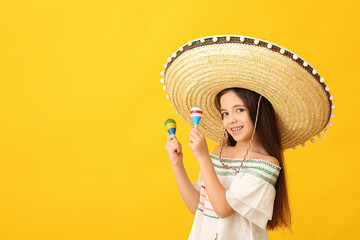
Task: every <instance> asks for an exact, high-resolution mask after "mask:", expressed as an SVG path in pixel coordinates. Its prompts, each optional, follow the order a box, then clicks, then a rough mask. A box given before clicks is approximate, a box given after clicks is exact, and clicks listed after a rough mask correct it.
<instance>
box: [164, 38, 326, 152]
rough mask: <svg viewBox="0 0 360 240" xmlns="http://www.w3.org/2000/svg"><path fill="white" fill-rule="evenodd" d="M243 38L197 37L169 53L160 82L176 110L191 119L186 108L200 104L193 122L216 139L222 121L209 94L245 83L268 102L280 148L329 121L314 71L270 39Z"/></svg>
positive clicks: (322, 90) (298, 141)
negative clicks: (191, 44)
mask: <svg viewBox="0 0 360 240" xmlns="http://www.w3.org/2000/svg"><path fill="white" fill-rule="evenodd" d="M249 39H250V38H247V40H248V42H247V43H246V44H244V43H241V42H240V41H238V42H234V41H233V42H231V41H223V42H221V41H220V40H218V42H217V43H208V44H201V43H200V44H199V45H198V46H196V47H195V46H194V47H193V48H189V49H187V50H183V52H182V53H181V54H180V53H178V54H177V56H176V58H173V59H172V61H171V62H170V63H169V64H168V66H167V68H166V71H165V84H166V90H167V93H168V96H169V99H170V100H171V102H172V104H173V107H174V108H175V110H176V111H177V113H178V114H179V115H180V116H181V117H182V118H183V119H184V120H185V121H186V122H187V123H188V124H189V125H192V120H191V117H190V109H191V108H192V107H193V106H200V107H201V108H202V110H203V115H202V120H201V121H200V124H199V127H200V128H201V130H202V132H203V134H204V135H205V136H206V137H208V138H210V139H211V140H213V141H215V142H218V143H221V142H222V137H223V125H222V120H221V115H220V113H219V111H218V110H217V109H216V107H215V97H216V95H217V94H218V93H219V92H220V91H221V90H223V89H226V88H233V87H237V88H246V89H250V90H252V91H255V92H257V93H259V94H261V95H263V96H264V97H266V98H267V99H268V100H269V101H270V103H271V104H272V106H273V107H274V109H275V112H276V114H277V116H278V126H279V129H280V134H281V141H282V144H283V148H284V149H286V148H290V147H294V146H296V145H298V144H302V143H304V142H305V141H307V140H309V139H311V138H312V137H313V136H315V135H317V134H319V133H320V132H321V131H322V130H323V129H324V128H325V127H326V125H327V124H328V122H329V119H330V115H331V104H332V103H331V100H330V99H329V97H330V93H329V91H325V87H326V85H325V83H322V82H320V75H319V74H318V73H317V72H316V71H315V74H313V72H314V69H313V68H312V67H311V66H309V65H307V67H304V64H303V63H304V62H305V61H304V60H302V59H300V58H297V59H294V57H293V55H294V54H293V53H292V52H289V51H285V52H284V54H282V53H280V52H279V51H280V50H279V49H280V47H278V46H276V45H273V47H272V49H269V48H268V47H265V46H262V45H261V44H259V43H261V42H259V43H258V44H255V43H254V39H253V41H252V44H251V41H250V42H249ZM250 40H251V39H250ZM262 43H264V44H268V42H265V41H263V42H262ZM274 46H276V47H278V48H279V49H277V50H278V51H276V50H274V49H276V48H275V47H274ZM260 116H261V113H260Z"/></svg>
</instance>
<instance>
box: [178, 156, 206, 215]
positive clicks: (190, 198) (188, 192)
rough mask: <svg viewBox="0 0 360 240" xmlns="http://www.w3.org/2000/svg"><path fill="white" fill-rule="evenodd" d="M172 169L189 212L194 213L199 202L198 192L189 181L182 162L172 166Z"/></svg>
mask: <svg viewBox="0 0 360 240" xmlns="http://www.w3.org/2000/svg"><path fill="white" fill-rule="evenodd" d="M173 170H174V173H175V177H176V182H177V185H178V188H179V191H180V194H181V197H182V199H183V200H184V202H185V204H186V206H187V207H188V209H189V210H190V212H191V213H193V214H195V212H196V209H197V206H198V204H199V199H200V194H199V192H198V191H197V190H196V188H195V187H194V185H193V184H192V183H191V181H190V179H189V177H188V175H187V173H186V171H185V168H184V165H183V163H182V162H181V163H179V164H177V165H175V166H173Z"/></svg>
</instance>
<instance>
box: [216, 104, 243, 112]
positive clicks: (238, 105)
mask: <svg viewBox="0 0 360 240" xmlns="http://www.w3.org/2000/svg"><path fill="white" fill-rule="evenodd" d="M236 107H245V105H240V104H236V105H234V106H233V107H232V108H236ZM225 110H226V109H220V112H222V111H225Z"/></svg>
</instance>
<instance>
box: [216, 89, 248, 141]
mask: <svg viewBox="0 0 360 240" xmlns="http://www.w3.org/2000/svg"><path fill="white" fill-rule="evenodd" d="M220 112H221V115H222V118H223V125H224V127H225V129H226V130H227V132H228V133H229V134H230V135H231V136H232V137H233V138H234V140H235V141H237V142H238V141H248V140H250V139H251V136H252V133H253V130H254V123H253V122H252V120H251V118H250V114H249V111H248V109H247V107H246V106H245V103H244V101H243V100H242V99H241V98H240V97H239V96H238V95H237V94H236V93H235V91H232V90H231V91H228V92H227V93H225V94H224V95H222V96H221V98H220Z"/></svg>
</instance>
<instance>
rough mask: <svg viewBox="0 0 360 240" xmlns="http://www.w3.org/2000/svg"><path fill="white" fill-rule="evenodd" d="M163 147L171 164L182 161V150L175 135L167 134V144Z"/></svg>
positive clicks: (174, 164)
mask: <svg viewBox="0 0 360 240" xmlns="http://www.w3.org/2000/svg"><path fill="white" fill-rule="evenodd" d="M165 149H166V152H167V154H168V155H169V158H170V162H171V164H172V165H173V166H176V165H178V164H180V163H182V159H183V152H182V149H181V143H180V142H179V141H178V140H177V138H176V137H175V135H168V136H167V144H166V145H165Z"/></svg>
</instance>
